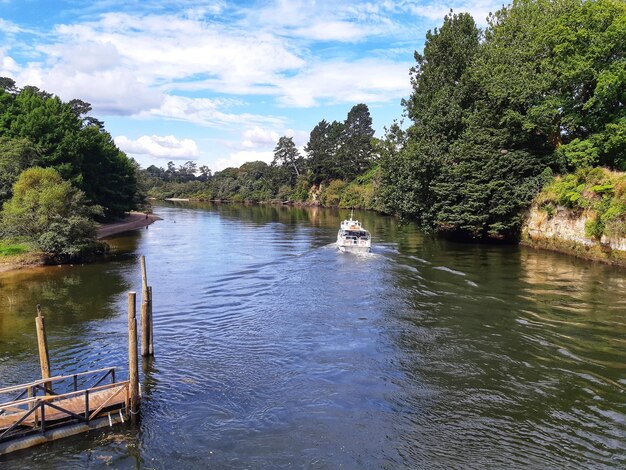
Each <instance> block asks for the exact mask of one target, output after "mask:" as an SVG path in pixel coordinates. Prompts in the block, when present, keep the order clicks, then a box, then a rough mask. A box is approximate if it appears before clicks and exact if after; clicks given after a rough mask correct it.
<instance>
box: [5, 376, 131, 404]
mask: <svg viewBox="0 0 626 470" xmlns="http://www.w3.org/2000/svg"><path fill="white" fill-rule="evenodd" d="M128 383H129V382H128V380H125V381H123V382H116V383H114V384H105V385H98V386H97V387H91V388H90V389H88V390H89V392H90V393H92V392H97V391H100V390H106V389H109V388H114V387H118V386H120V385H128ZM84 393H85V390H78V391H76V392H68V393H61V394H59V395H47V396H42V397H32V398H24V399H22V400H16V401H10V402H6V403H1V404H0V409H3V408H4V407H9V406H23V405H26V404H32V403H35V402H37V401H39V400H42V401H46V400H47V401H53V400H58V399H61V398H69V397H75V396H79V395H81V396H82V395H83V394H84Z"/></svg>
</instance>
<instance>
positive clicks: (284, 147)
mask: <svg viewBox="0 0 626 470" xmlns="http://www.w3.org/2000/svg"><path fill="white" fill-rule="evenodd" d="M302 161H303V160H302V156H301V155H300V152H299V151H298V149H297V148H296V144H294V142H293V137H287V136H283V137H281V138H280V139H278V143H277V144H276V147H275V148H274V160H272V166H281V167H283V168H289V169H290V170H291V171H292V172H293V173H291V176H290V177H289V178H288V179H289V181H290V182H293V181H295V179H296V178H297V177H298V176H300V169H299V168H298V167H299V166H301V165H302ZM292 180H293V181H292Z"/></svg>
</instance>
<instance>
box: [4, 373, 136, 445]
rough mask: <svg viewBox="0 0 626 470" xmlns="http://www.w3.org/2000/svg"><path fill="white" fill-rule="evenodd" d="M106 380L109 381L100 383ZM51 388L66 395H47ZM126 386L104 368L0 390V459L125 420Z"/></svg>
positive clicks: (128, 406)
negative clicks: (41, 444) (0, 457)
mask: <svg viewBox="0 0 626 470" xmlns="http://www.w3.org/2000/svg"><path fill="white" fill-rule="evenodd" d="M104 382H109V383H104ZM51 386H52V387H54V389H55V390H57V391H59V390H67V389H69V390H70V391H67V392H64V393H50V387H51ZM130 393H131V391H130V382H129V381H128V380H125V381H121V382H116V381H115V368H114V367H109V368H105V369H98V370H94V371H88V372H81V373H77V374H73V375H65V376H58V377H50V378H46V379H42V380H38V381H35V382H31V383H28V384H23V385H17V386H13V387H7V388H3V389H0V397H2V396H8V395H11V394H14V395H15V398H14V399H13V400H10V401H7V402H5V403H0V455H3V454H6V453H9V452H13V451H15V450H19V449H25V448H27V447H31V446H33V445H37V444H40V443H42V442H48V441H52V440H56V439H59V438H61V437H66V436H67V435H72V434H76V433H78V432H84V431H87V430H89V429H94V428H98V427H102V426H107V425H113V424H114V423H117V422H120V421H122V422H124V421H125V420H127V419H129V418H130V417H131V409H130V398H131V396H130Z"/></svg>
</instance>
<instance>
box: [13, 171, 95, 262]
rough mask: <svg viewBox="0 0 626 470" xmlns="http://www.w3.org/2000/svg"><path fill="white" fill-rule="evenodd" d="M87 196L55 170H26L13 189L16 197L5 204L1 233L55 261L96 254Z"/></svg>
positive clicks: (90, 208) (91, 208)
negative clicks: (25, 241)
mask: <svg viewBox="0 0 626 470" xmlns="http://www.w3.org/2000/svg"><path fill="white" fill-rule="evenodd" d="M98 213H101V208H99V207H98V206H88V205H87V203H86V198H85V195H84V193H83V192H82V191H80V190H78V189H76V188H75V187H74V186H72V184H71V183H70V182H69V181H66V180H63V178H61V175H60V174H59V172H57V171H56V170H55V169H53V168H39V167H33V168H29V169H27V170H25V171H24V172H22V174H21V175H20V176H19V178H18V180H17V182H16V183H15V185H14V186H13V196H12V197H11V199H10V200H8V201H7V202H5V203H4V206H3V210H2V229H3V232H4V234H5V235H9V236H14V237H26V238H27V239H30V240H33V241H34V242H35V243H36V245H37V246H38V248H39V249H41V250H42V251H43V252H44V253H47V254H49V255H51V256H53V257H55V258H59V257H61V258H66V259H74V258H80V257H81V256H83V255H84V254H85V253H90V252H93V251H94V247H95V242H94V241H93V239H94V236H95V224H94V222H93V220H92V216H93V215H94V214H98Z"/></svg>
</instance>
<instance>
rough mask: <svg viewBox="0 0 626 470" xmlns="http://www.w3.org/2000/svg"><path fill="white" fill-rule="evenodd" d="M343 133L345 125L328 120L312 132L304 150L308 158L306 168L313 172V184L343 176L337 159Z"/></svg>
mask: <svg viewBox="0 0 626 470" xmlns="http://www.w3.org/2000/svg"><path fill="white" fill-rule="evenodd" d="M343 131H344V126H343V123H341V122H338V121H333V122H332V123H328V122H327V121H326V120H322V121H320V122H319V123H318V124H317V125H316V126H315V127H314V128H313V130H312V131H311V134H310V137H309V142H308V143H307V145H306V146H305V147H304V150H305V152H306V153H307V156H308V158H307V161H306V166H307V168H308V169H309V171H310V172H311V182H312V183H313V184H320V183H321V182H323V181H330V180H332V179H338V178H341V177H342V176H343V173H342V171H341V165H340V162H339V161H338V158H337V153H338V151H339V148H340V146H341V136H342V134H343Z"/></svg>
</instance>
